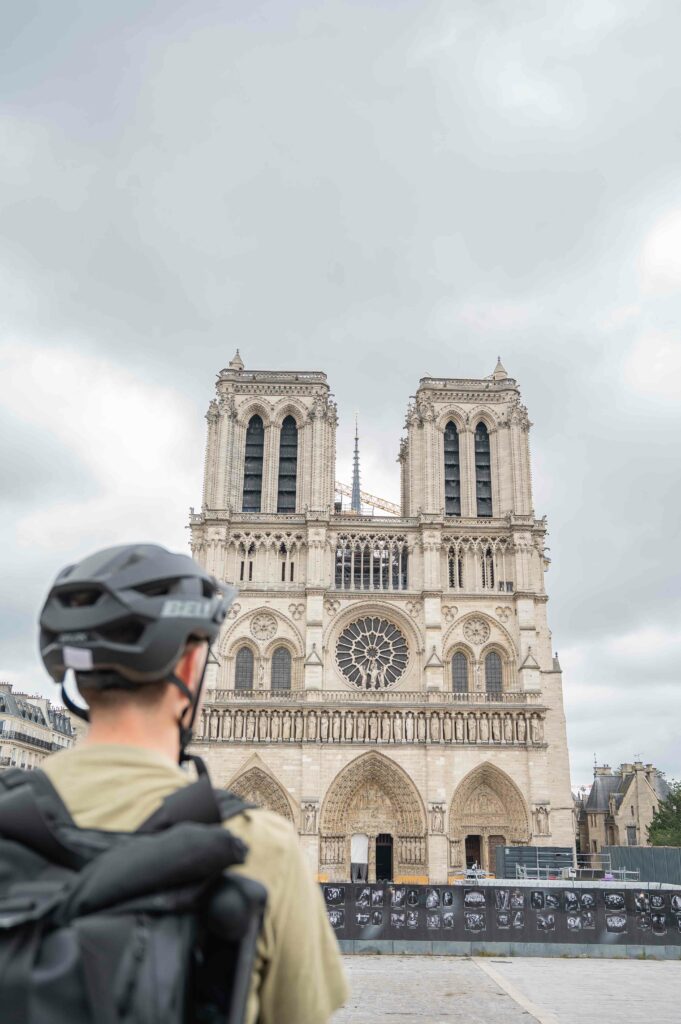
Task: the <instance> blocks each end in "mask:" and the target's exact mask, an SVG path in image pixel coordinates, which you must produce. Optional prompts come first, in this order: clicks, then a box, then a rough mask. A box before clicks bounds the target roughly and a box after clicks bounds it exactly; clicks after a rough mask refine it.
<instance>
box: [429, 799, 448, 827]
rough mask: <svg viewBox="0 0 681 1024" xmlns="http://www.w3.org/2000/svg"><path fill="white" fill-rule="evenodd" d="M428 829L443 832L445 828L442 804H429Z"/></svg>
mask: <svg viewBox="0 0 681 1024" xmlns="http://www.w3.org/2000/svg"><path fill="white" fill-rule="evenodd" d="M430 830H431V832H444V830H445V809H444V807H443V806H442V804H432V805H431V808H430Z"/></svg>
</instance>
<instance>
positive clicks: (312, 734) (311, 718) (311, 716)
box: [307, 711, 317, 743]
mask: <svg viewBox="0 0 681 1024" xmlns="http://www.w3.org/2000/svg"><path fill="white" fill-rule="evenodd" d="M307 738H308V740H310V741H311V742H312V743H314V742H315V741H316V739H317V716H316V715H315V713H314V711H308V713H307Z"/></svg>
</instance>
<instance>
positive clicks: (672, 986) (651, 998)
mask: <svg viewBox="0 0 681 1024" xmlns="http://www.w3.org/2000/svg"><path fill="white" fill-rule="evenodd" d="M344 962H345V968H346V971H347V975H348V980H349V982H350V989H351V993H350V998H349V1000H348V1003H347V1005H346V1006H345V1007H344V1008H343V1009H342V1010H340V1011H339V1012H338V1013H337V1014H336V1015H335V1016H334V1018H333V1024H381V1022H386V1024H410V1022H412V1021H413V1022H414V1024H452V1022H457V1024H458V1022H460V1024H464V1022H465V1024H516V1022H520V1021H522V1022H523V1024H533V1022H534V1021H538V1022H539V1024H587V1022H588V1024H593V1022H594V1021H595V1022H597V1024H648V1022H650V1024H679V1021H681V962H680V961H674V960H667V961H651V960H645V961H643V960H606V959H590V960H567V959H566V960H564V959H560V958H555V959H540V958H535V957H530V958H527V959H525V958H522V957H506V958H504V957H490V958H474V959H470V958H467V957H461V958H460V957H444V956H433V957H429V956H366V955H365V956H346V957H344Z"/></svg>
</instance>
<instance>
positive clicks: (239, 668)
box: [234, 647, 253, 690]
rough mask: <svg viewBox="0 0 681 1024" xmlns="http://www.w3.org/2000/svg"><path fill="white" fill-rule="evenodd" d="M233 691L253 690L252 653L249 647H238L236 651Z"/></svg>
mask: <svg viewBox="0 0 681 1024" xmlns="http://www.w3.org/2000/svg"><path fill="white" fill-rule="evenodd" d="M234 689H235V690H252V689H253V651H252V650H251V649H250V647H240V648H239V650H238V651H237V655H236V666H235V669H234Z"/></svg>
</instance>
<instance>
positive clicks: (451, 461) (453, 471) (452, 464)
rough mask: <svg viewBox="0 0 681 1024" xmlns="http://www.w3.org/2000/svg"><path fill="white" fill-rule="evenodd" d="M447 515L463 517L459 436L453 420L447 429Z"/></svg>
mask: <svg viewBox="0 0 681 1024" xmlns="http://www.w3.org/2000/svg"><path fill="white" fill-rule="evenodd" d="M445 515H446V516H460V515H461V471H460V468H459V434H458V431H457V429H456V425H455V424H454V423H452V422H451V420H450V422H449V423H448V424H447V426H446V427H445Z"/></svg>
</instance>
